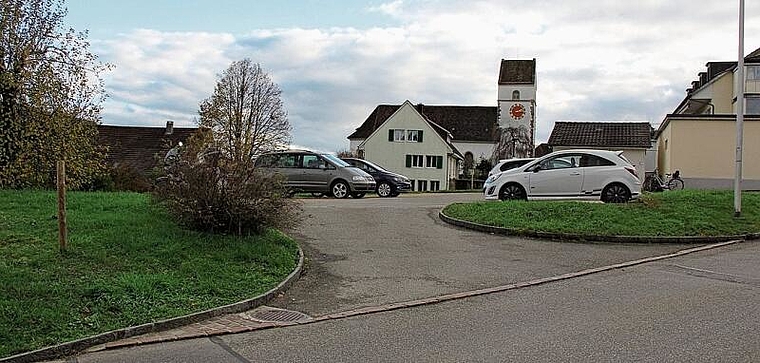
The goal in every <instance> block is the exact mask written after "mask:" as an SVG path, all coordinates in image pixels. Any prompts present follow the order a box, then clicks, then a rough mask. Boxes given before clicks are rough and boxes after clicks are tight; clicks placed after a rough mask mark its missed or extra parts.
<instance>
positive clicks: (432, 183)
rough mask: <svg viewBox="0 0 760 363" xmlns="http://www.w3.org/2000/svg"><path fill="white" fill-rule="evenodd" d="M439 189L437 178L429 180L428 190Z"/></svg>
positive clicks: (435, 190) (439, 184)
mask: <svg viewBox="0 0 760 363" xmlns="http://www.w3.org/2000/svg"><path fill="white" fill-rule="evenodd" d="M439 190H441V182H440V181H438V180H431V181H430V191H432V192H437V191H439Z"/></svg>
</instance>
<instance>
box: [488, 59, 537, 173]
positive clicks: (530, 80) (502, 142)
mask: <svg viewBox="0 0 760 363" xmlns="http://www.w3.org/2000/svg"><path fill="white" fill-rule="evenodd" d="M498 106H499V110H498V117H499V119H498V125H499V131H500V133H501V135H500V139H499V141H498V143H497V145H496V148H495V150H494V158H495V159H497V160H498V159H510V158H525V157H532V156H533V150H534V149H535V135H536V59H535V58H533V59H532V60H514V59H502V60H501V68H500V70H499V94H498Z"/></svg>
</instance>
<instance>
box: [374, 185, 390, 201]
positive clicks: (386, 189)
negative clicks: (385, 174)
mask: <svg viewBox="0 0 760 363" xmlns="http://www.w3.org/2000/svg"><path fill="white" fill-rule="evenodd" d="M391 194H393V188H392V187H391V185H390V184H388V183H380V185H378V186H377V195H379V196H381V197H383V198H387V197H390V196H391Z"/></svg>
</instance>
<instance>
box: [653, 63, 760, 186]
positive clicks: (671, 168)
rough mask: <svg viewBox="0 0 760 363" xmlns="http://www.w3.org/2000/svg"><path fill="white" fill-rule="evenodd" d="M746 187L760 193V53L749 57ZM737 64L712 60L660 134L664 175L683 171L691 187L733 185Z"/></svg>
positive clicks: (744, 148)
mask: <svg viewBox="0 0 760 363" xmlns="http://www.w3.org/2000/svg"><path fill="white" fill-rule="evenodd" d="M744 63H745V69H744V74H745V78H744V80H742V81H743V82H745V95H744V97H745V107H744V110H745V111H744V113H745V118H744V121H745V122H744V143H743V153H742V154H743V158H742V163H743V167H742V173H743V182H742V187H743V189H752V190H757V189H760V158H758V156H760V143H757V142H754V141H755V140H760V49H757V50H755V51H753V52H752V53H750V54H749V55H747V56H746V57H745V58H744ZM737 65H738V62H707V64H706V69H705V70H704V71H702V72H699V73H698V75H697V79H696V80H695V81H693V82H692V83H691V85H690V87H689V88H688V89H687V90H686V97H685V98H684V99H683V101H681V103H680V104H679V105H678V106H677V107H676V108H675V110H674V111H673V113H671V114H668V115H666V116H665V119H664V120H663V122H662V123H661V124H660V126H659V128H658V129H657V132H656V143H657V150H658V160H657V165H658V168H659V171H660V174H670V173H673V172H675V171H676V170H679V171H680V174H681V177H682V178H683V179H684V181H685V182H686V187H687V188H717V189H730V188H732V187H733V182H734V176H735V165H736V164H735V160H736V100H737V93H736V90H737V88H738V87H737V85H738V82H739V79H738V74H737V70H738V67H737Z"/></svg>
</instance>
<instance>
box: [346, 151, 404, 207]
mask: <svg viewBox="0 0 760 363" xmlns="http://www.w3.org/2000/svg"><path fill="white" fill-rule="evenodd" d="M343 160H344V161H345V162H347V163H349V164H351V165H353V166H355V167H357V168H359V169H361V170H363V171H365V172H366V173H367V174H369V175H372V177H373V178H375V193H377V195H379V196H381V197H383V198H385V197H396V196H398V195H399V194H400V193H405V192H408V191H411V190H412V183H411V182H410V181H409V178H407V177H405V176H403V175H401V174H396V173H394V172H391V171H388V170H386V169H385V168H383V167H382V166H380V165H377V164H375V163H373V162H371V161H367V160H364V159H355V158H343Z"/></svg>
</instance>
